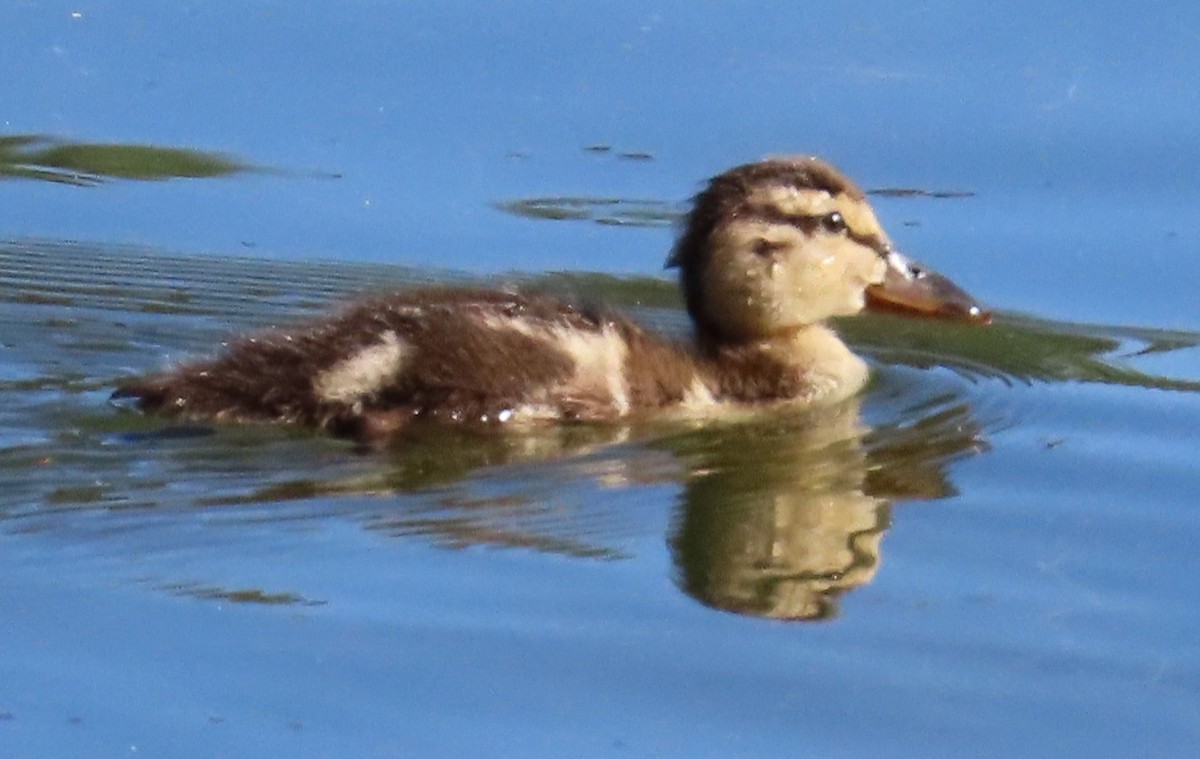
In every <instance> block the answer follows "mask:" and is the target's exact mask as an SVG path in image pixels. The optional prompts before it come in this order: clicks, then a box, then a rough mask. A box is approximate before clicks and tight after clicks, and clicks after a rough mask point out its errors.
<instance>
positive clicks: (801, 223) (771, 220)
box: [739, 206, 892, 258]
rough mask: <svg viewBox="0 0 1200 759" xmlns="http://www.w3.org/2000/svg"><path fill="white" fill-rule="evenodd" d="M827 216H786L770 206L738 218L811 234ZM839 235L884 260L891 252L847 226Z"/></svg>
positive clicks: (876, 238) (876, 237)
mask: <svg viewBox="0 0 1200 759" xmlns="http://www.w3.org/2000/svg"><path fill="white" fill-rule="evenodd" d="M828 216H829V214H812V215H809V214H788V213H784V212H782V211H780V210H779V209H778V208H772V207H770V206H767V207H762V208H750V209H748V210H747V212H745V213H743V214H739V217H740V218H742V219H749V220H752V221H763V222H767V223H768V224H788V225H790V226H793V227H795V228H796V229H799V230H800V231H801V232H804V233H805V234H813V233H814V232H816V231H817V230H818V229H820V228H821V226H822V223H823V222H824V221H825V219H826V217H828ZM843 218H844V217H843ZM841 234H844V235H846V236H847V237H849V238H850V239H851V240H853V241H854V242H856V243H858V244H859V245H861V246H863V247H864V248H870V249H871V250H873V251H875V253H876V254H877V255H878V256H879V257H880V258H886V257H887V255H888V254H889V253H891V252H892V246H891V245H889V244H888V243H887V242H885V241H884V240H883V238H881V237H880V236H879V235H875V234H862V233H860V232H855V231H854V229H853V228H851V227H850V226H849V225H846V226H845V228H844V229H843V230H842V232H841Z"/></svg>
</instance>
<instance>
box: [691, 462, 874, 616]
mask: <svg viewBox="0 0 1200 759" xmlns="http://www.w3.org/2000/svg"><path fill="white" fill-rule="evenodd" d="M719 479H720V478H719V476H716V475H710V476H708V477H706V478H704V479H703V480H701V481H699V482H697V483H696V484H697V488H696V489H694V490H689V496H690V497H698V498H700V499H701V500H707V499H709V498H712V499H713V500H711V501H708V502H706V503H703V504H702V505H699V506H697V507H695V508H692V507H688V508H685V510H684V514H683V520H682V522H681V524H680V525H679V529H678V532H677V533H676V535H675V538H674V541H673V544H672V546H673V548H674V550H675V554H676V560H677V561H678V564H679V570H680V573H681V577H680V581H681V583H682V585H683V587H684V590H685V591H686V592H687V593H688V594H689V595H691V596H693V597H695V598H697V599H699V600H700V601H702V602H703V603H706V604H708V605H710V606H714V607H717V608H721V609H726V610H728V611H733V612H737V613H739V614H750V615H753V616H762V617H771V618H774V619H825V618H828V617H832V616H834V614H835V613H836V606H835V599H836V597H837V596H838V595H839V594H840V593H842V592H844V591H845V590H848V589H850V588H854V587H857V586H859V585H862V584H864V583H867V582H869V581H870V580H871V579H872V578H873V577H874V576H875V571H876V568H877V566H878V563H879V543H880V541H881V540H882V539H883V531H884V530H885V529H887V526H888V525H887V521H888V517H887V507H886V504H885V503H884V502H882V501H878V500H876V499H874V498H871V497H869V496H866V495H863V494H862V493H861V492H853V491H850V492H842V493H837V492H805V491H803V490H795V491H790V492H780V493H777V494H775V495H774V497H772V496H771V495H769V494H760V495H761V497H759V498H753V497H750V498H744V499H741V500H742V502H741V503H737V502H733V499H731V500H730V501H726V502H724V503H722V502H721V500H722V496H724V495H726V494H724V493H722V492H721V490H722V488H721V487H720V485H719V483H718V484H717V487H716V488H714V491H715V492H711V493H707V494H705V493H701V492H699V491H700V490H701V489H704V488H705V486H711V485H713V484H714V480H719Z"/></svg>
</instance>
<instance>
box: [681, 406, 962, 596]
mask: <svg viewBox="0 0 1200 759" xmlns="http://www.w3.org/2000/svg"><path fill="white" fill-rule="evenodd" d="M980 445H981V444H980V442H979V429H978V425H976V424H975V423H974V422H972V421H971V419H970V417H969V415H968V412H967V409H966V407H965V406H958V407H953V408H950V409H944V410H942V411H941V412H939V413H937V414H934V415H932V416H930V417H927V418H925V419H922V420H921V421H920V422H918V423H917V424H916V425H913V426H911V427H908V428H903V429H888V428H881V429H880V430H875V431H872V430H869V429H867V428H866V427H865V426H864V425H862V423H861V422H860V421H859V406H858V403H857V402H851V403H846V404H842V405H840V406H838V407H837V408H831V409H825V410H821V411H815V412H810V413H808V414H804V415H798V416H796V417H794V418H790V419H786V420H784V421H783V422H781V423H778V424H776V425H775V426H773V427H772V428H770V429H765V428H763V427H761V426H757V425H756V426H745V427H740V428H735V429H731V430H725V431H723V433H722V434H721V435H718V436H713V437H712V438H711V439H710V440H708V441H706V442H705V444H704V445H703V446H701V447H699V449H698V450H697V451H695V452H693V453H691V454H690V455H689V456H688V457H689V459H690V464H691V466H690V468H691V470H692V471H694V472H695V473H696V474H695V475H694V476H693V477H691V478H690V479H689V480H688V482H687V483H686V485H685V487H684V490H683V493H682V495H681V505H680V510H679V516H678V520H677V522H676V524H675V527H674V531H673V534H672V536H671V538H670V544H671V549H672V553H673V557H674V561H675V565H676V569H677V572H678V582H679V585H680V587H681V588H682V589H683V590H684V591H685V592H686V593H687V594H688V595H690V596H692V597H693V598H695V599H697V600H698V601H700V602H701V603H704V604H706V605H708V606H711V607H714V608H718V609H723V610H726V611H732V612H736V613H739V614H750V615H755V616H763V617H771V618H775V619H826V618H829V617H831V616H833V615H834V614H836V611H837V599H838V597H839V596H840V595H841V594H843V593H845V592H846V591H848V590H851V589H853V588H855V587H858V586H860V585H863V584H865V583H868V582H870V581H871V580H872V579H873V578H874V577H875V573H876V572H877V571H878V569H879V564H880V543H881V542H882V540H883V535H884V533H885V532H886V530H887V528H888V527H889V525H890V518H891V517H890V503H891V501H892V500H894V499H896V498H901V497H903V498H937V497H942V496H945V495H948V494H950V493H951V492H952V491H951V489H950V487H949V485H948V484H947V483H946V481H945V478H944V476H943V473H942V466H941V465H942V464H943V463H944V462H945V461H946V460H947V458H949V457H952V456H955V455H957V454H961V453H966V452H969V451H972V450H977V449H978V448H979V447H980ZM685 455H688V454H687V453H686V452H685Z"/></svg>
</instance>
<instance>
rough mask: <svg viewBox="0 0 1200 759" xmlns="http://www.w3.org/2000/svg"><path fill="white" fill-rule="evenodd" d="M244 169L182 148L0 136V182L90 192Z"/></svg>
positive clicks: (226, 158) (224, 158)
mask: <svg viewBox="0 0 1200 759" xmlns="http://www.w3.org/2000/svg"><path fill="white" fill-rule="evenodd" d="M249 170H250V167H249V166H247V165H245V164H242V163H240V162H238V161H236V160H234V159H232V158H230V157H229V156H226V155H223V154H221V153H206V152H203V151H200V150H189V149H186V148H168V147H159V146H155V145H140V144H120V143H91V142H69V141H67V140H60V139H57V138H54V137H48V136H45V135H38V134H16V135H0V179H6V178H8V179H38V180H42V181H46V182H55V183H57V184H69V185H75V186H78V187H90V186H93V185H97V184H100V183H102V182H105V181H107V180H110V179H136V180H163V179H174V178H182V177H188V178H202V177H221V176H227V175H229V174H236V173H239V172H243V171H249Z"/></svg>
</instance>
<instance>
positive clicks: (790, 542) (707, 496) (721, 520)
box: [246, 391, 986, 620]
mask: <svg viewBox="0 0 1200 759" xmlns="http://www.w3.org/2000/svg"><path fill="white" fill-rule="evenodd" d="M900 396H901V397H900V398H899V399H892V400H888V399H886V398H885V399H882V400H881V401H880V400H879V399H878V397H877V402H881V403H882V404H883V405H884V406H888V405H891V404H895V403H897V402H899V403H903V404H905V405H904V407H896V408H892V409H891V410H890V411H885V415H887V416H889V417H892V418H894V419H901V420H904V421H902V422H892V423H882V424H876V425H875V426H873V427H872V426H869V425H867V424H866V423H864V422H863V421H862V416H861V409H860V403H861V401H860V400H859V399H852V400H850V401H847V402H844V403H841V404H839V405H837V406H833V407H829V408H824V409H809V410H802V411H795V412H787V413H782V412H781V413H776V414H775V415H774V416H773V417H772V418H770V419H769V420H764V419H763V418H762V417H761V415H757V416H755V417H754V418H753V419H748V420H743V421H738V422H731V421H721V422H711V423H706V424H698V423H688V424H687V425H685V426H683V427H681V426H678V425H676V426H673V427H667V428H663V427H661V426H656V427H654V428H650V429H638V428H629V427H611V426H590V425H580V426H570V425H565V426H555V427H551V428H547V429H543V430H531V431H529V432H528V434H512V435H495V434H480V433H478V432H475V433H472V432H469V431H464V430H453V429H447V428H445V427H431V428H429V429H425V430H414V431H413V433H412V434H413V438H412V439H401V440H398V441H396V442H397V446H396V447H395V448H394V449H392V451H391V452H390V453H389V454H384V455H385V456H386V457H387V458H388V459H389V461H390V464H391V465H390V466H389V467H387V468H386V469H385V470H384V471H380V470H379V468H378V467H376V466H370V467H367V473H366V474H365V475H364V476H362V477H358V478H350V479H337V480H333V481H330V480H322V479H320V478H316V479H309V480H305V481H303V482H301V483H284V484H280V485H275V486H272V487H271V488H266V489H258V490H257V491H256V492H255V493H254V494H253V495H251V496H250V497H249V498H248V499H246V500H248V501H252V502H262V501H264V500H267V501H270V500H294V499H311V498H314V497H317V498H323V497H338V496H354V495H360V494H372V495H383V494H389V493H401V492H413V491H421V492H422V496H421V497H419V498H417V499H415V500H408V499H406V500H405V501H404V502H403V505H402V506H401V508H396V504H394V503H392V504H391V505H388V506H383V508H377V507H376V508H369V509H368V511H369V512H370V513H363V514H361V518H362V519H363V521H364V523H365V526H367V527H368V528H369V529H371V530H373V531H378V532H382V533H384V534H388V535H393V536H396V537H410V538H411V537H419V538H423V539H428V540H433V541H434V542H437V543H439V544H442V545H446V546H451V547H460V546H466V545H490V546H498V547H519V548H526V549H533V550H537V551H545V552H548V553H557V554H560V555H567V556H574V557H579V558H600V559H606V558H607V559H615V558H622V557H624V556H626V554H625V553H624V552H623V551H622V550H620V547H619V546H620V543H621V542H622V536H623V535H628V522H627V521H625V520H628V519H629V518H630V516H631V515H630V514H628V513H624V512H622V510H621V507H620V506H617V505H614V503H613V499H608V498H604V499H601V500H600V501H599V502H595V501H593V502H592V503H593V506H592V507H590V508H586V509H584V510H582V511H580V510H578V509H573V508H564V506H563V502H564V500H573V499H576V498H582V499H583V500H584V501H585V502H587V501H588V500H589V499H588V498H587V496H586V495H581V494H580V490H581V489H580V478H584V479H587V480H591V481H593V482H595V483H598V484H599V485H600V486H617V487H620V486H627V485H629V484H631V483H636V484H638V485H645V484H651V483H656V482H676V481H680V480H682V483H683V485H682V489H681V491H680V494H679V503H678V505H677V510H676V514H675V517H674V519H673V520H672V525H671V528H670V535H669V536H668V538H667V542H668V544H669V547H670V550H671V555H672V558H673V561H674V564H675V573H676V580H677V582H678V585H679V587H680V588H681V589H682V590H683V591H684V592H686V593H687V594H688V595H690V596H692V597H693V598H695V599H696V600H698V601H699V602H701V603H703V604H705V605H707V606H710V607H713V608H717V609H722V610H726V611H731V612H735V613H739V614H748V615H755V616H762V617H770V618H775V619H788V620H817V619H827V618H830V617H832V616H834V615H835V614H836V613H837V604H838V599H839V597H840V596H841V595H842V594H844V593H846V592H847V591H849V590H852V589H853V588H856V587H858V586H860V585H863V584H865V583H868V582H870V581H871V580H872V579H873V578H874V577H875V574H876V572H877V571H878V570H879V566H880V561H881V558H880V556H881V553H880V549H881V543H882V541H883V537H884V533H885V532H886V531H887V529H888V527H889V526H890V519H891V504H892V503H893V502H894V501H896V500H914V499H916V500H921V499H936V498H942V497H946V496H948V495H951V494H952V493H953V492H954V491H953V489H952V487H951V486H950V485H949V483H948V482H947V479H946V476H945V473H944V470H945V467H946V465H947V464H948V463H949V462H950V461H952V460H953V459H955V458H957V457H960V456H963V455H967V454H970V453H973V452H978V451H980V450H982V449H984V448H985V447H986V443H984V442H983V441H982V433H981V429H980V425H979V424H978V423H977V422H976V421H975V420H974V418H973V416H972V412H971V409H970V407H969V406H968V405H967V404H966V403H965V402H964V401H963V399H962V396H960V395H959V394H958V393H956V392H953V391H951V392H950V393H949V394H947V395H937V396H934V397H932V398H931V397H930V396H928V395H923V394H918V397H916V398H914V397H913V396H912V394H910V393H906V392H903V391H902V392H901V393H900ZM868 398H870V396H868ZM620 443H627V444H628V445H629V446H632V449H633V452H632V453H631V452H630V451H628V450H624V451H622V452H619V453H616V452H613V451H612V449H611V446H612V445H614V444H620ZM567 457H569V458H567ZM547 461H556V462H557V463H555V464H554V465H553V467H552V468H550V469H545V468H541V467H540V466H539V468H538V469H535V470H530V471H522V470H520V469H514V468H513V467H514V466H519V465H520V464H521V463H533V464H535V465H540V464H544V463H545V462H547ZM497 465H504V466H503V467H501V468H499V469H486V468H487V467H495V466H497ZM479 470H484V472H485V473H484V474H483V475H482V476H481V477H468V475H471V474H472V473H473V472H477V471H479ZM531 475H532V476H531ZM547 488H548V489H547ZM369 502H370V503H374V504H379V505H382V504H381V502H379V501H378V500H376V499H370V500H369ZM597 509H599V510H597ZM606 509H612V512H611V513H609V512H607V511H604V510H606ZM343 513H344V512H343Z"/></svg>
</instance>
